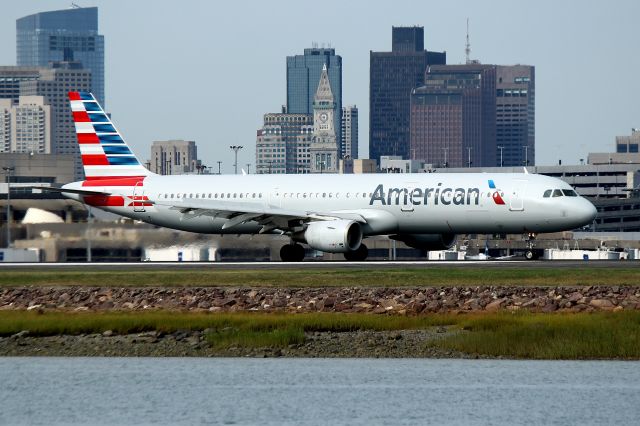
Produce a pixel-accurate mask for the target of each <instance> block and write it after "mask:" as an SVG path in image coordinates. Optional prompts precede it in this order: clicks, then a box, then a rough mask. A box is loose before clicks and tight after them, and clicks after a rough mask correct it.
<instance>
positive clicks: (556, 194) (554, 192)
mask: <svg viewBox="0 0 640 426" xmlns="http://www.w3.org/2000/svg"><path fill="white" fill-rule="evenodd" d="M553 196H554V197H562V191H560V190H559V189H554V190H553Z"/></svg>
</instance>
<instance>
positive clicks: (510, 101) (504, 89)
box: [495, 65, 536, 167]
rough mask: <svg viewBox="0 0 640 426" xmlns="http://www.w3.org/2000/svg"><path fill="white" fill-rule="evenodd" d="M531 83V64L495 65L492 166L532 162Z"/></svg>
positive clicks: (533, 161)
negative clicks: (494, 151)
mask: <svg viewBox="0 0 640 426" xmlns="http://www.w3.org/2000/svg"><path fill="white" fill-rule="evenodd" d="M535 87H536V85H535V67H533V66H529V65H509V66H505V65H498V66H497V67H496V162H495V165H496V166H505V167H506V166H534V165H535V164H536V150H535V142H536V133H535V132H536V129H535V127H536V126H535V124H536V118H535V114H536V110H535ZM501 160H502V164H500V162H501Z"/></svg>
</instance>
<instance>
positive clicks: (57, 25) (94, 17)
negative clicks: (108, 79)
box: [16, 7, 105, 107]
mask: <svg viewBox="0 0 640 426" xmlns="http://www.w3.org/2000/svg"><path fill="white" fill-rule="evenodd" d="M16 58H17V65H18V66H39V67H47V66H49V64H50V63H51V62H60V61H70V60H75V61H79V62H80V63H82V66H83V68H85V69H87V70H90V71H91V73H92V76H93V82H92V83H93V84H92V87H91V92H93V94H94V95H95V97H96V99H97V100H98V101H99V102H100V103H101V104H102V106H103V107H104V106H105V98H104V90H105V89H104V36H102V35H100V34H99V33H98V8H97V7H86V8H79V7H74V8H71V9H64V10H55V11H50V12H39V13H35V14H33V15H28V16H25V17H23V18H20V19H18V20H17V21H16ZM83 90H84V89H83Z"/></svg>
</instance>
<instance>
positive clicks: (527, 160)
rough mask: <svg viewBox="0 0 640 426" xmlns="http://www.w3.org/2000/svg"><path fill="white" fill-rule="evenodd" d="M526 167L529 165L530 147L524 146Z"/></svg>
mask: <svg viewBox="0 0 640 426" xmlns="http://www.w3.org/2000/svg"><path fill="white" fill-rule="evenodd" d="M523 148H524V166H525V167H527V166H528V165H529V145H524V146H523Z"/></svg>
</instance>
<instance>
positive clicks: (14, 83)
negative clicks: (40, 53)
mask: <svg viewBox="0 0 640 426" xmlns="http://www.w3.org/2000/svg"><path fill="white" fill-rule="evenodd" d="M40 70H41V68H39V67H16V66H13V65H10V66H0V99H11V100H12V101H13V103H17V102H18V98H19V97H20V82H22V81H30V80H37V79H39V78H40Z"/></svg>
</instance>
